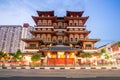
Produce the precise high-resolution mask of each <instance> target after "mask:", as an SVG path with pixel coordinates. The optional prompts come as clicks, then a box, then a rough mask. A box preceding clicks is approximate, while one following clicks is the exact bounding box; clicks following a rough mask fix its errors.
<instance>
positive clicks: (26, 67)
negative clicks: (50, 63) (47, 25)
mask: <svg viewBox="0 0 120 80" xmlns="http://www.w3.org/2000/svg"><path fill="white" fill-rule="evenodd" d="M0 69H43V70H49V69H53V70H62V69H66V70H67V69H76V70H78V69H86V70H87V69H120V67H109V66H107V67H104V66H102V67H29V66H25V67H4V68H3V67H0Z"/></svg>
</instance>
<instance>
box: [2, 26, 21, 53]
mask: <svg viewBox="0 0 120 80" xmlns="http://www.w3.org/2000/svg"><path fill="white" fill-rule="evenodd" d="M21 31H22V26H20V25H0V51H5V52H7V53H15V52H16V51H17V49H19V48H20V47H19V46H20V38H21Z"/></svg>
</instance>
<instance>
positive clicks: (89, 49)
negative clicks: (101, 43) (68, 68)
mask: <svg viewBox="0 0 120 80" xmlns="http://www.w3.org/2000/svg"><path fill="white" fill-rule="evenodd" d="M96 49H97V48H84V50H96Z"/></svg>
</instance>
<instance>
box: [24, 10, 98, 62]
mask: <svg viewBox="0 0 120 80" xmlns="http://www.w3.org/2000/svg"><path fill="white" fill-rule="evenodd" d="M37 13H38V16H32V18H33V20H34V22H35V26H34V30H33V31H30V32H31V34H32V35H33V38H31V39H22V40H23V41H24V42H25V43H26V47H25V50H26V52H44V54H45V59H47V62H48V64H53V63H52V62H54V61H55V62H54V63H56V64H66V59H67V60H68V62H69V63H70V64H74V63H75V57H76V56H75V55H76V54H77V52H82V51H84V52H86V51H88V52H91V51H93V52H95V51H97V50H96V48H95V46H94V44H95V43H96V42H98V41H99V40H100V39H90V38H89V37H88V35H89V34H90V32H91V31H88V30H87V29H86V26H85V23H86V21H87V19H88V18H89V16H87V17H83V16H82V15H83V13H84V12H83V11H66V16H64V17H57V16H54V11H37ZM70 56H71V57H70ZM73 56H74V57H73ZM54 58H55V60H53V59H54Z"/></svg>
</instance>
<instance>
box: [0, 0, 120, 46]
mask: <svg viewBox="0 0 120 80" xmlns="http://www.w3.org/2000/svg"><path fill="white" fill-rule="evenodd" d="M36 10H54V11H55V15H57V16H65V14H66V13H65V12H66V10H72V11H81V10H83V11H85V12H84V16H90V18H89V19H88V21H87V23H86V25H87V29H88V30H91V31H92V32H91V34H90V35H89V37H90V38H99V39H101V41H100V42H98V43H96V46H97V47H99V46H101V45H103V44H106V43H109V42H112V41H119V40H120V0H0V25H22V24H23V23H25V22H27V23H29V24H30V25H31V26H34V25H35V24H34V21H33V20H32V18H31V16H32V15H33V16H37V13H36Z"/></svg>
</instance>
